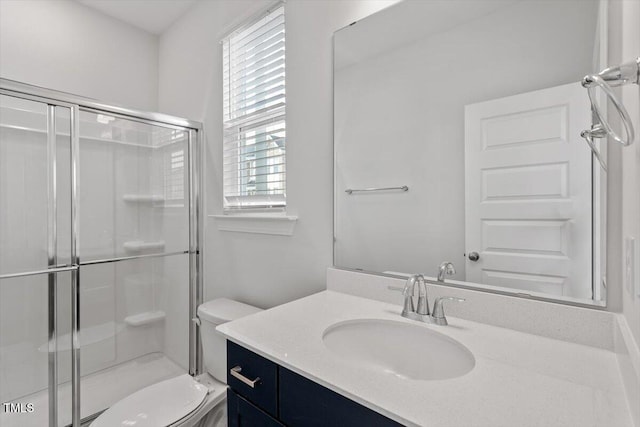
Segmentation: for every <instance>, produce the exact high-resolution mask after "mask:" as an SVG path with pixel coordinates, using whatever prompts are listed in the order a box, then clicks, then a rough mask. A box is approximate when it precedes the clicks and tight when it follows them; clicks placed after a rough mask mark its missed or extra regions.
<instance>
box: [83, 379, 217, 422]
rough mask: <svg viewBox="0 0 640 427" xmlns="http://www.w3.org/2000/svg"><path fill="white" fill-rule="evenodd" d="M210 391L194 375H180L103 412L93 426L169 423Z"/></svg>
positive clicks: (128, 397)
mask: <svg viewBox="0 0 640 427" xmlns="http://www.w3.org/2000/svg"><path fill="white" fill-rule="evenodd" d="M207 392H208V389H207V387H205V386H204V385H202V384H200V383H198V382H197V381H195V380H194V379H193V378H192V377H191V376H189V375H187V374H184V375H180V376H179V377H175V378H171V379H169V380H166V381H162V382H159V383H157V384H153V385H150V386H149V387H145V388H143V389H142V390H140V391H137V392H135V393H133V394H132V395H130V396H127V397H126V398H124V399H122V400H121V401H119V402H118V403H116V404H115V405H113V406H112V407H111V408H109V409H107V410H106V411H104V412H103V413H102V414H101V415H100V416H99V417H98V418H96V420H95V421H94V422H93V423H92V424H91V427H117V426H118V427H119V426H127V427H131V426H135V427H158V426H169V425H171V424H173V423H175V422H176V421H179V420H180V419H181V418H184V417H185V416H187V415H188V414H190V413H191V412H193V411H194V410H196V408H198V406H200V404H202V401H203V400H204V399H205V397H206V396H207Z"/></svg>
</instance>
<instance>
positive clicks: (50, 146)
mask: <svg viewBox="0 0 640 427" xmlns="http://www.w3.org/2000/svg"><path fill="white" fill-rule="evenodd" d="M0 94H2V95H7V96H12V97H16V98H21V99H26V100H30V101H35V102H40V103H43V104H46V105H47V150H48V153H50V152H51V150H53V155H51V153H50V155H48V158H47V161H48V163H51V164H48V166H47V167H48V168H49V172H48V177H51V176H53V182H50V183H48V186H49V188H48V195H49V203H48V204H49V206H48V210H49V212H48V217H47V221H48V224H49V227H48V234H49V235H48V265H49V268H48V269H45V270H35V271H28V272H17V273H9V274H2V275H0V279H9V278H14V277H25V276H32V275H40V274H48V275H49V281H48V289H49V295H48V310H49V311H48V314H47V317H48V320H49V322H48V323H49V327H48V329H49V331H48V338H49V345H50V346H51V345H53V347H54V348H55V346H56V342H57V341H56V340H57V330H56V326H57V325H56V316H57V313H56V309H57V307H56V305H57V304H56V293H57V292H56V274H57V273H60V272H67V271H69V272H71V274H72V276H71V299H72V301H71V322H72V323H71V325H72V330H71V354H72V356H71V364H72V369H71V386H72V412H71V419H72V423H71V426H72V427H80V425H81V424H82V422H83V421H87V420H90V419H92V418H94V417H95V414H94V415H91V416H89V417H85V419H84V420H83V419H81V412H80V399H81V395H80V381H81V375H80V363H81V354H80V341H79V332H80V327H81V325H80V285H81V281H80V267H81V266H87V265H93V264H101V263H107V262H119V261H124V260H131V259H139V258H150V257H165V256H173V255H181V254H188V255H189V319H185V321H188V322H189V374H190V375H198V374H200V373H201V372H202V346H201V343H200V333H199V332H200V330H199V325H198V324H197V322H194V321H192V320H193V319H194V318H195V317H196V310H197V307H198V305H200V304H201V303H202V297H203V282H202V260H201V255H202V253H201V244H202V243H201V242H202V234H203V227H202V226H201V224H202V209H201V202H202V194H201V188H202V152H203V149H202V145H203V126H202V123H200V122H197V121H193V120H188V119H183V118H179V117H173V116H170V115H166V114H161V113H153V112H146V111H140V110H135V109H129V108H124V107H119V106H115V105H109V104H105V103H101V102H98V101H95V100H92V99H89V98H84V97H80V96H76V95H72V94H68V93H65V92H59V91H55V90H51V89H45V88H42V87H38V86H33V85H29V84H25V83H20V82H17V81H14V80H9V79H2V78H0ZM55 107H64V108H68V109H69V110H70V137H71V149H70V152H71V153H70V157H71V158H70V161H71V171H70V175H71V176H70V178H71V189H70V190H71V236H70V237H71V253H70V264H69V265H58V264H57V245H56V244H55V243H56V240H57V225H56V220H57V213H56V211H53V210H52V206H53V207H54V208H53V209H55V208H56V207H57V187H56V179H55V178H56V177H55V171H56V169H57V168H56V158H55V148H56V146H55V145H56V144H55V137H56V134H55ZM80 111H88V112H95V113H101V114H102V113H105V114H109V115H111V116H115V117H119V118H123V119H127V120H132V121H137V122H141V123H146V124H149V125H153V126H160V127H167V128H172V129H178V130H183V131H185V132H186V133H187V135H188V143H187V146H188V148H187V153H188V161H187V170H188V173H187V177H188V178H187V185H188V192H187V194H188V197H189V200H188V206H187V209H188V220H189V248H188V250H186V251H178V252H167V253H154V254H144V255H137V256H126V257H114V258H109V259H102V260H91V261H85V262H83V261H82V260H81V259H80V257H79V253H78V241H79V240H78V235H79V229H78V210H77V208H78V170H79V169H78V168H79V148H80V136H79V135H80V133H79V132H80V121H79V116H80ZM50 348H51V347H50ZM48 363H49V396H48V397H49V425H50V426H51V427H55V426H57V423H58V414H57V409H58V398H57V387H58V384H57V381H58V379H57V350H56V352H53V354H52V353H51V352H50V355H49V361H48Z"/></svg>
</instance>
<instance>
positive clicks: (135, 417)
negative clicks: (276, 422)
mask: <svg viewBox="0 0 640 427" xmlns="http://www.w3.org/2000/svg"><path fill="white" fill-rule="evenodd" d="M259 311H261V309H259V308H256V307H253V306H250V305H247V304H243V303H241V302H238V301H233V300H230V299H227V298H218V299H214V300H212V301H208V302H206V303H204V304H202V305H200V306H199V307H198V318H199V319H200V322H201V323H200V333H201V338H202V353H203V357H204V369H205V371H206V372H205V373H203V374H202V375H199V376H198V377H196V378H193V377H191V376H190V375H188V374H184V375H180V376H178V377H175V378H171V379H168V380H165V381H161V382H159V383H156V384H152V385H150V386H148V387H145V388H143V389H142V390H139V391H137V392H135V393H133V394H131V395H129V396H127V397H126V398H124V399H122V400H120V401H119V402H117V403H115V404H114V405H113V406H111V407H110V408H109V409H107V410H106V411H104V412H103V413H102V414H101V415H100V416H99V417H98V418H96V419H95V421H93V423H91V427H117V426H123V427H124V426H129V427H130V426H132V425H135V426H136V427H159V426H170V427H222V426H225V427H226V425H227V413H226V389H227V387H226V383H227V373H226V367H227V347H226V339H225V338H224V337H223V336H222V335H220V334H219V333H218V332H216V326H218V325H220V324H222V323H226V322H229V321H231V320H235V319H239V318H241V317H244V316H248V315H250V314H253V313H257V312H259Z"/></svg>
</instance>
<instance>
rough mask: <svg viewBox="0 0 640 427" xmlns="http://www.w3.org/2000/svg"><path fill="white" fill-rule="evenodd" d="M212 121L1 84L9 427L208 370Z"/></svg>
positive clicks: (88, 412)
mask: <svg viewBox="0 0 640 427" xmlns="http://www.w3.org/2000/svg"><path fill="white" fill-rule="evenodd" d="M201 138H202V126H201V124H200V123H197V122H194V121H190V120H185V119H180V118H177V117H172V116H167V115H163V114H157V113H146V112H141V111H135V110H130V109H126V108H121V107H114V106H109V105H105V104H101V103H98V102H96V101H94V100H89V99H85V98H81V97H77V96H73V95H69V94H66V93H62V92H57V91H52V90H48V89H43V88H39V87H35V86H30V85H25V84H22V83H18V82H14V81H11V80H4V79H2V80H0V404H2V407H1V408H0V425H2V426H3V427H12V426H20V427H28V426H38V427H41V426H47V425H48V426H67V425H72V426H74V427H78V426H80V425H81V423H84V422H86V421H89V420H91V419H92V418H93V417H95V416H97V415H98V414H99V413H100V412H101V411H103V410H105V409H106V408H108V407H109V406H111V405H112V404H113V403H115V402H117V401H118V400H120V399H122V398H124V397H126V396H127V395H129V394H131V393H133V392H135V391H137V390H139V389H141V388H144V387H146V386H148V385H150V384H152V383H156V382H158V381H161V380H164V379H167V378H170V377H174V376H177V375H181V374H183V373H185V372H187V371H188V372H189V373H191V374H192V375H195V374H198V373H199V372H200V368H201V352H200V343H199V335H198V329H197V328H198V326H197V324H196V323H195V322H192V321H191V319H192V318H194V317H195V313H196V308H197V306H198V304H199V303H200V302H201V300H202V278H201V274H200V259H199V256H200V241H201V238H200V235H201V229H200V224H201V221H200V208H199V205H200V197H199V194H200V186H201V182H200V177H201V173H200V164H199V162H200V159H201V155H200V150H201Z"/></svg>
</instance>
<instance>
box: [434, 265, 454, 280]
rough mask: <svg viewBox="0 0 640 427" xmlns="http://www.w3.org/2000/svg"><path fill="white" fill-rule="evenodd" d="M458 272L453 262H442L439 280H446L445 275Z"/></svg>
mask: <svg viewBox="0 0 640 427" xmlns="http://www.w3.org/2000/svg"><path fill="white" fill-rule="evenodd" d="M454 274H456V268H455V267H454V266H453V263H452V262H449V261H445V262H443V263H442V264H440V269H439V271H438V282H444V276H445V275H447V276H453V275H454Z"/></svg>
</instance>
